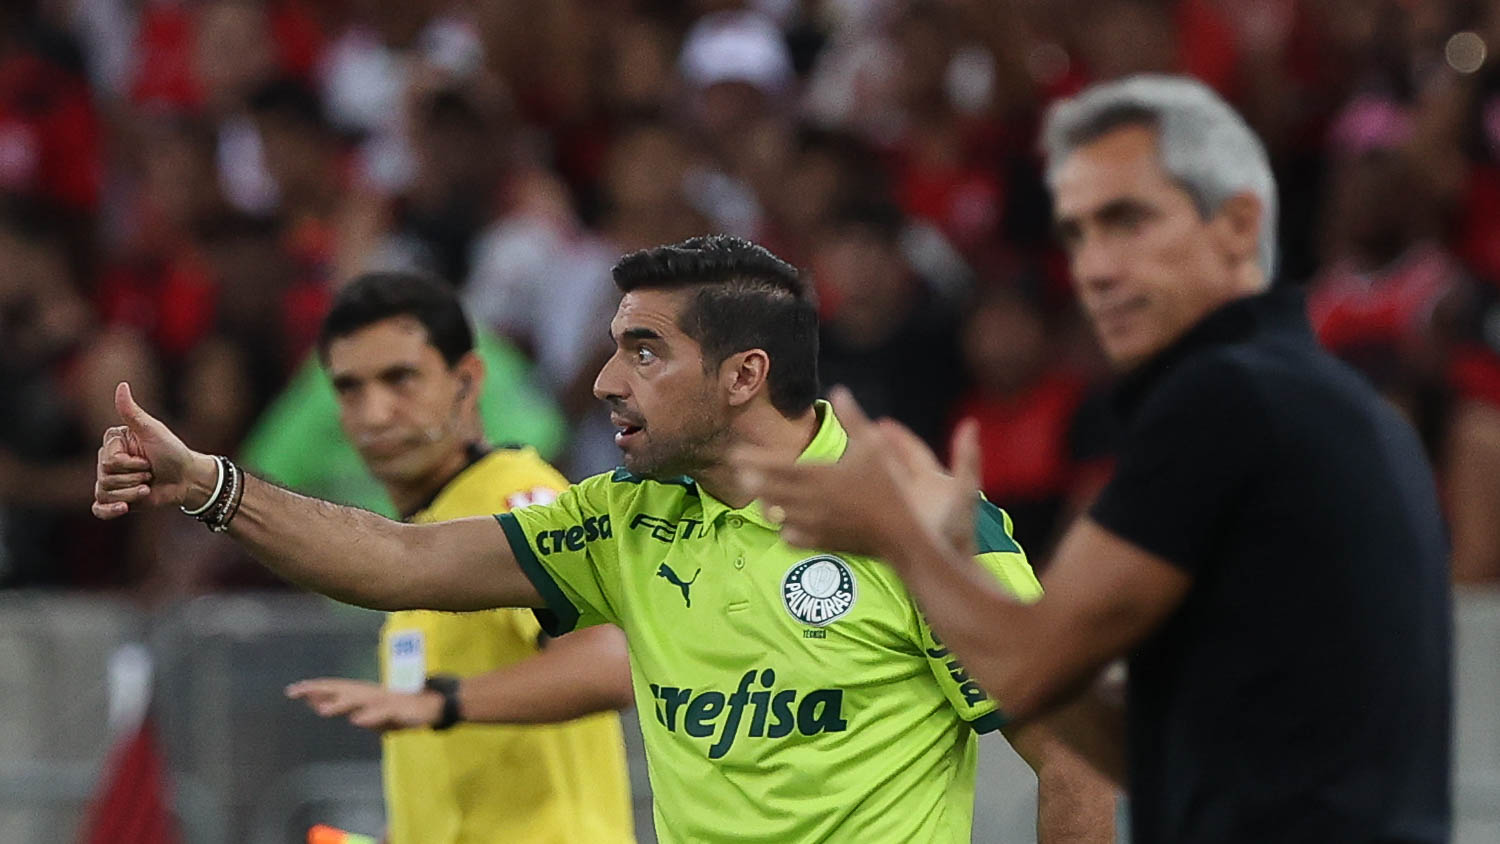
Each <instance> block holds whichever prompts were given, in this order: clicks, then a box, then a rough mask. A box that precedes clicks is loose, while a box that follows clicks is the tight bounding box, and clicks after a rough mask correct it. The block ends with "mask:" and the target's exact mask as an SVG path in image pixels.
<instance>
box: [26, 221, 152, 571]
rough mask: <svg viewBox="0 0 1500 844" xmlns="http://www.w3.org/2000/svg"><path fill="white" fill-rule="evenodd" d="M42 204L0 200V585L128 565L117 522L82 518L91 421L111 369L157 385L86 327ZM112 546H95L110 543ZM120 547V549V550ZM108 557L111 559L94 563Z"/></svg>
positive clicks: (116, 345)
mask: <svg viewBox="0 0 1500 844" xmlns="http://www.w3.org/2000/svg"><path fill="white" fill-rule="evenodd" d="M59 219H60V218H59V217H58V215H56V214H49V213H48V211H47V209H46V208H45V207H43V206H38V205H34V204H17V203H9V204H6V205H5V206H4V207H3V208H0V267H3V268H4V272H0V389H3V391H4V393H5V395H6V396H7V397H8V399H9V401H10V406H9V408H8V410H7V411H6V413H4V414H0V584H4V585H9V586H16V585H38V584H51V585H60V584H68V585H75V586H101V585H117V584H119V583H121V582H122V580H123V579H124V578H126V577H128V576H129V575H131V574H132V573H138V572H139V565H140V563H141V554H140V553H136V552H138V551H139V550H140V549H139V548H138V547H136V548H132V547H131V546H130V543H128V542H125V541H122V537H124V536H127V534H125V532H122V531H118V530H112V529H111V527H110V526H107V525H103V524H101V523H92V522H93V520H90V519H86V518H83V510H82V507H83V504H84V502H85V498H84V496H82V495H80V492H81V491H83V490H85V489H87V487H88V480H87V477H88V473H89V466H90V464H92V462H93V456H92V455H93V451H94V446H93V445H92V441H93V440H94V439H95V438H96V437H97V434H96V433H95V431H97V430H102V426H106V425H108V424H110V422H111V416H112V414H111V413H110V411H109V408H108V404H109V402H108V401H106V400H104V399H102V398H101V396H103V395H104V393H103V391H107V390H110V389H112V388H113V384H114V380H113V379H118V378H131V379H133V380H135V381H138V382H140V384H141V388H142V390H143V391H144V392H145V393H146V394H147V395H153V396H155V395H156V394H157V388H158V385H157V379H156V377H155V374H156V373H155V369H154V362H153V361H152V360H151V357H150V355H149V353H146V352H145V346H144V344H142V343H140V342H138V341H137V340H135V339H134V337H133V336H131V335H129V334H128V333H118V332H108V333H103V334H99V333H96V331H95V329H96V326H95V324H94V320H93V318H92V315H91V314H90V313H89V311H88V309H87V307H86V303H85V302H84V300H83V299H82V298H81V297H80V296H79V295H78V291H77V286H76V283H75V281H74V276H75V272H76V269H77V265H76V264H75V262H74V260H73V259H74V257H75V256H73V255H72V253H71V252H70V248H69V244H68V242H67V240H66V239H65V237H64V236H63V234H62V233H61V232H62V229H61V227H60V226H59V225H57V221H58V220H59ZM111 544H113V545H115V546H116V547H117V548H120V547H123V548H124V551H125V553H124V554H123V555H120V554H116V555H108V554H103V553H102V549H103V548H104V547H107V546H109V545H111ZM122 557H123V559H122ZM105 560H111V562H104V561H105Z"/></svg>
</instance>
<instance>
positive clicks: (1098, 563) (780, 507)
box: [734, 390, 1191, 720]
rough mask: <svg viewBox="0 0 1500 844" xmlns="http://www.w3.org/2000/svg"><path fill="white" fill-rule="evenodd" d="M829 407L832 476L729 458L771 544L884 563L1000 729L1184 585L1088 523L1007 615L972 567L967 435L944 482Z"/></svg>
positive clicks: (1152, 559) (975, 478)
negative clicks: (776, 520)
mask: <svg viewBox="0 0 1500 844" xmlns="http://www.w3.org/2000/svg"><path fill="white" fill-rule="evenodd" d="M834 407H835V408H836V409H837V412H838V416H839V419H840V421H842V422H843V424H844V426H845V428H846V429H847V430H848V432H849V445H848V448H847V449H846V450H845V452H844V456H843V458H841V459H840V460H839V462H837V463H833V464H823V465H817V464H810V463H796V464H786V463H785V461H784V460H782V459H780V458H779V457H776V456H774V455H770V454H767V453H764V452H757V451H754V450H751V449H742V450H741V451H739V452H737V453H736V455H735V456H734V460H735V461H736V463H737V464H738V465H739V466H740V467H741V469H742V471H744V472H745V477H746V485H747V486H748V487H749V488H750V489H751V490H752V491H754V492H755V494H756V496H757V497H758V498H759V499H761V501H762V503H763V504H765V505H768V506H769V507H774V508H775V512H778V513H780V514H783V516H784V522H783V525H782V533H781V535H782V538H783V539H784V540H786V541H787V542H788V543H789V544H793V545H799V546H803V547H808V548H821V549H828V550H839V551H848V552H853V553H859V554H866V555H869V556H874V557H879V558H882V559H884V560H886V561H887V562H888V563H890V564H891V566H892V567H893V568H895V569H896V571H897V573H898V574H900V576H901V579H902V580H903V581H904V582H905V583H906V586H907V588H908V589H909V590H910V591H911V594H912V596H913V597H915V598H916V600H917V603H918V605H920V606H921V607H922V610H923V612H924V614H925V615H926V617H927V618H928V619H929V620H930V622H931V623H932V626H933V629H934V630H935V631H937V633H938V634H939V635H940V636H941V637H942V640H943V642H944V644H945V645H946V646H947V647H948V648H949V649H950V650H952V652H953V653H954V655H955V656H957V657H958V659H959V661H960V662H962V663H963V665H964V668H965V669H966V670H967V671H968V672H969V676H970V677H972V678H973V679H974V680H975V681H976V682H978V683H979V685H980V686H981V687H982V688H983V689H984V690H985V691H986V692H987V693H989V695H990V696H991V697H992V698H994V699H995V700H996V701H997V702H998V703H999V704H1000V707H1001V709H1002V710H1003V711H1004V712H1005V714H1006V715H1007V716H1009V717H1010V718H1011V719H1012V720H1020V719H1025V718H1030V717H1034V716H1038V715H1041V714H1044V713H1045V712H1046V711H1047V710H1049V709H1051V708H1053V707H1056V706H1058V705H1060V704H1062V703H1065V702H1066V701H1068V700H1069V699H1071V698H1073V697H1074V696H1076V695H1077V694H1078V693H1079V692H1080V691H1082V689H1083V688H1084V687H1085V686H1086V685H1087V684H1088V683H1089V682H1090V681H1091V680H1092V679H1093V678H1094V677H1095V676H1096V675H1097V674H1098V672H1099V670H1100V669H1101V668H1103V667H1104V665H1106V664H1107V663H1108V662H1109V661H1110V660H1112V659H1114V658H1116V657H1118V656H1121V655H1123V654H1125V653H1126V652H1127V651H1128V650H1129V649H1130V648H1131V647H1133V646H1134V645H1135V644H1136V643H1138V642H1139V641H1141V640H1142V639H1143V638H1145V636H1146V635H1147V634H1148V633H1149V632H1150V631H1151V630H1152V629H1154V628H1155V627H1156V626H1157V625H1158V624H1160V623H1161V622H1162V620H1164V619H1165V618H1166V617H1167V616H1168V615H1169V614H1170V613H1171V611H1172V610H1173V609H1174V608H1176V606H1177V605H1178V604H1179V603H1180V602H1181V601H1182V599H1183V598H1184V597H1185V596H1186V595H1187V592H1188V588H1189V586H1190V585H1191V578H1190V577H1189V575H1188V574H1186V573H1185V572H1183V571H1182V570H1181V569H1179V568H1177V567H1176V566H1173V565H1172V564H1171V563H1169V562H1167V561H1166V560H1163V559H1161V558H1160V557H1157V556H1156V555H1154V554H1151V553H1148V552H1147V551H1144V550H1142V549H1140V548H1138V547H1136V546H1135V545H1133V544H1131V543H1129V542H1127V541H1125V540H1124V539H1121V538H1120V537H1118V536H1115V535H1114V534H1113V533H1111V532H1110V531H1108V530H1106V529H1105V528H1104V527H1102V526H1100V525H1098V524H1096V523H1095V522H1093V521H1092V520H1090V519H1083V520H1081V521H1080V522H1079V523H1078V524H1076V525H1075V526H1074V527H1073V529H1072V530H1070V531H1069V532H1068V534H1067V536H1066V537H1065V538H1064V539H1063V542H1062V544H1061V546H1060V547H1059V548H1058V550H1057V553H1056V554H1055V555H1054V557H1053V560H1052V564H1051V565H1050V566H1049V567H1048V569H1047V572H1046V573H1045V574H1044V575H1043V577H1042V587H1043V589H1044V594H1043V596H1042V597H1041V599H1040V600H1038V601H1036V602H1035V603H1031V604H1022V603H1019V602H1017V601H1016V600H1015V599H1014V598H1013V597H1012V596H1011V595H1009V594H1007V593H1006V591H1005V590H1004V589H1002V588H1001V587H1000V586H999V585H998V584H997V583H996V582H995V580H994V578H993V577H991V576H990V575H989V573H988V572H986V571H984V570H983V569H982V568H981V567H980V566H979V565H978V564H977V563H975V561H974V559H973V550H974V549H973V544H974V540H973V530H974V510H975V502H976V501H977V500H978V496H979V489H978V484H979V471H980V454H979V441H978V432H977V430H976V428H975V426H974V425H973V424H972V422H971V423H966V424H964V425H961V426H960V428H959V431H958V434H957V436H956V437H955V444H954V466H955V470H956V471H955V473H954V475H949V474H947V473H946V472H945V471H944V470H943V467H942V466H941V465H940V464H939V463H938V462H937V458H936V457H934V456H933V454H932V452H931V450H929V449H928V448H927V447H926V446H925V445H923V444H922V443H921V441H920V440H919V439H917V438H916V437H915V436H914V435H912V434H911V432H910V431H907V430H906V429H904V428H901V427H900V426H899V425H896V424H895V423H888V422H880V423H875V422H871V421H870V420H869V419H866V418H865V416H864V413H863V411H861V410H860V408H859V406H858V405H857V404H856V403H855V402H854V400H853V399H852V398H851V397H850V396H849V394H848V392H847V391H844V390H839V391H836V392H835V396H834Z"/></svg>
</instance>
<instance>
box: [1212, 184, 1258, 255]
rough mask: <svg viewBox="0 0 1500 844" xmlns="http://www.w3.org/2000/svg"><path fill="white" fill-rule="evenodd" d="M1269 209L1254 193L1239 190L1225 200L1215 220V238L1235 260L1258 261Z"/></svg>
mask: <svg viewBox="0 0 1500 844" xmlns="http://www.w3.org/2000/svg"><path fill="white" fill-rule="evenodd" d="M1264 224H1265V208H1264V207H1262V205H1261V202H1260V198H1259V197H1257V196H1256V195H1255V194H1253V193H1248V192H1246V193H1237V194H1235V195H1234V196H1231V197H1229V198H1228V199H1226V200H1224V204H1223V205H1220V206H1219V213H1218V216H1217V217H1216V218H1215V219H1214V225H1213V230H1214V240H1215V242H1217V243H1218V245H1219V248H1220V249H1221V250H1222V251H1223V252H1224V254H1225V255H1227V256H1228V257H1229V258H1230V259H1231V260H1232V261H1234V262H1235V263H1238V262H1240V261H1247V260H1248V261H1255V260H1257V259H1258V258H1259V255H1260V233H1261V229H1262V227H1263V226H1264Z"/></svg>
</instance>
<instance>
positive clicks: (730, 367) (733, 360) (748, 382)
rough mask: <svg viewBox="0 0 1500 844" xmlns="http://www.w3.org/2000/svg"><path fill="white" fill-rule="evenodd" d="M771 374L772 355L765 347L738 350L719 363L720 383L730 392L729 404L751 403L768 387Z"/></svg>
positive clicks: (734, 405) (736, 405)
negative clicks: (767, 352)
mask: <svg viewBox="0 0 1500 844" xmlns="http://www.w3.org/2000/svg"><path fill="white" fill-rule="evenodd" d="M770 376H771V356H770V355H768V354H766V352H765V350H764V349H749V350H747V351H743V352H736V353H734V354H732V355H730V356H729V357H727V358H725V359H724V362H723V363H721V364H719V383H720V384H722V385H723V386H724V389H725V391H726V392H727V393H728V394H729V405H730V406H731V407H740V406H742V405H746V404H749V403H750V401H751V400H752V399H754V398H755V397H756V396H757V395H760V394H761V393H762V392H763V391H765V390H766V388H767V379H768V378H769V377H770Z"/></svg>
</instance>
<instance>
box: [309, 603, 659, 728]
mask: <svg viewBox="0 0 1500 844" xmlns="http://www.w3.org/2000/svg"><path fill="white" fill-rule="evenodd" d="M286 693H287V697H290V698H293V699H296V700H303V701H306V702H307V705H308V706H311V707H312V708H313V709H314V710H315V711H316V712H317V713H318V714H319V715H322V716H323V717H325V718H334V717H338V716H344V717H346V718H348V719H349V723H351V724H354V725H355V726H357V727H364V728H366V729H370V730H381V731H384V730H400V729H408V728H412V727H430V726H432V725H433V724H436V723H437V722H438V718H439V716H441V715H442V710H443V698H442V696H441V695H439V694H438V693H437V692H432V691H421V692H394V691H390V690H388V689H386V688H384V687H383V686H381V685H380V684H378V683H369V682H365V681H362V680H344V679H338V678H329V677H323V678H318V679H316V680H303V681H302V682H300V683H293V684H292V685H290V686H288V687H287V690H286ZM631 699H632V691H631V686H630V665H629V661H628V659H627V656H626V651H625V634H623V633H621V632H620V629H619V628H618V627H615V626H613V625H599V626H597V627H590V628H587V629H585V630H579V631H577V632H575V633H569V634H568V635H566V636H563V637H561V638H558V639H553V640H550V641H548V642H547V644H546V646H545V647H543V648H542V651H541V653H538V654H537V655H536V656H533V657H531V658H529V659H525V660H522V661H521V662H518V663H516V664H514V665H508V666H506V667H505V668H501V669H498V670H495V671H491V672H489V673H486V674H479V675H477V676H474V677H466V678H464V679H463V680H462V681H461V682H460V683H459V686H458V710H459V715H460V717H461V719H462V720H464V721H468V722H473V723H482V724H551V723H556V722H558V721H570V720H572V719H574V718H582V717H583V716H585V715H592V714H594V713H596V712H609V711H612V710H616V709H624V708H626V707H628V706H630V704H631Z"/></svg>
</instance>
